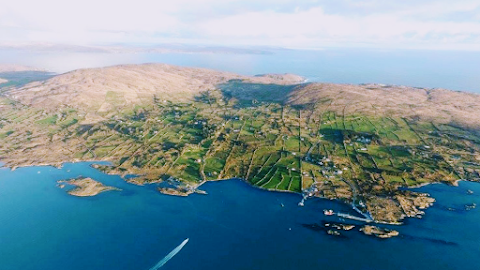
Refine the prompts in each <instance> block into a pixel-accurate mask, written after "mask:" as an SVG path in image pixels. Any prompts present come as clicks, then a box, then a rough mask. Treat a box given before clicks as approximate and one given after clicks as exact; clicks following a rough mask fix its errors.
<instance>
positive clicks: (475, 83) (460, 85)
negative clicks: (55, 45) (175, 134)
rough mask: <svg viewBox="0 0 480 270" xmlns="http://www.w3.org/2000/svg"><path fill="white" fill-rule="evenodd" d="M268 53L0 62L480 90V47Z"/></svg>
mask: <svg viewBox="0 0 480 270" xmlns="http://www.w3.org/2000/svg"><path fill="white" fill-rule="evenodd" d="M268 50H269V51H270V52H271V53H270V54H224V53H208V54H207V53H204V54H201V53H190V54H188V53H118V54H114V53H88V52H77V53H74V52H44V51H41V52H29V51H25V50H0V64H2V63H10V64H23V65H32V66H36V67H41V68H47V69H49V70H51V71H55V72H66V71H69V70H73V69H78V68H88V67H103V66H109V65H119V64H140V63H152V62H156V63H167V64H175V65H180V66H188V67H203V68H211V69H217V70H223V71H230V72H235V73H239V74H244V75H256V74H264V73H295V74H298V75H302V76H304V77H306V78H307V79H309V80H310V81H319V82H332V83H351V84H359V83H384V84H395V85H407V86H415V87H427V88H446V89H451V90H461V91H468V92H476V93H480V76H478V70H480V52H478V51H419V50H380V49H325V50H318V51H311V50H310V51H306V50H286V49H268Z"/></svg>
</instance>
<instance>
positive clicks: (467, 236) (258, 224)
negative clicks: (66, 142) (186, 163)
mask: <svg viewBox="0 0 480 270" xmlns="http://www.w3.org/2000/svg"><path fill="white" fill-rule="evenodd" d="M90 164H91V163H67V164H65V165H64V166H63V167H62V168H61V169H57V168H53V167H26V168H19V169H17V170H15V171H10V170H9V169H6V168H3V169H0V269H2V270H17V269H22V270H34V269H35V270H38V269H48V270H64V269H69V270H77V269H78V270H80V269H82V270H85V269H88V270H97V269H98V270H100V269H102V270H113V269H115V270H117V269H125V270H142V269H145V270H147V269H150V267H153V266H154V265H155V264H156V263H158V262H159V261H160V260H161V259H162V258H163V257H164V256H166V255H167V254H168V253H169V252H171V251H172V250H173V249H174V248H175V247H177V246H178V245H179V244H180V243H182V241H184V240H185V239H186V238H189V239H190V240H189V242H188V243H187V244H186V245H185V246H184V248H183V249H182V250H181V251H180V252H179V253H178V254H177V255H176V256H174V257H173V258H172V259H171V260H170V261H168V262H167V263H166V264H165V265H164V266H163V267H162V268H161V269H189V270H190V269H198V270H201V269H209V270H210V269H232V270H237V269H238V270H239V269H242V270H243V269H245V270H247V269H249V270H250V269H276V270H278V269H345V270H346V269H362V270H363V269H365V270H367V269H389V270H396V269H405V270H407V269H408V270H415V269H436V270H446V269H464V270H468V269H472V270H473V269H478V268H479V266H478V265H479V264H480V256H479V255H480V232H479V230H478V228H479V227H478V226H479V225H478V224H480V212H479V210H478V209H472V210H470V211H466V210H465V209H464V205H465V204H471V203H477V204H480V184H477V183H470V182H461V183H460V186H459V187H448V186H445V185H442V184H436V185H430V186H426V187H422V188H420V189H419V190H421V191H424V192H429V193H431V194H432V195H433V196H434V197H435V198H436V199H437V203H436V204H435V205H434V206H433V207H432V208H430V209H428V210H427V214H426V216H425V217H424V218H423V219H410V220H408V221H407V222H406V224H405V225H403V226H397V227H395V229H397V230H398V231H400V233H401V237H397V238H392V239H387V240H380V239H376V238H371V237H368V236H365V235H363V234H361V233H359V232H357V231H350V232H347V233H345V237H344V238H336V237H332V236H329V235H327V234H325V232H322V231H314V230H311V229H308V228H306V227H304V226H302V224H312V223H319V222H321V221H322V220H324V219H325V217H324V216H323V215H322V212H321V211H322V209H325V208H332V209H334V210H336V211H338V210H341V211H349V208H348V206H347V205H344V204H341V203H338V202H335V201H328V200H323V199H312V200H308V201H307V202H306V204H305V206H304V207H299V206H297V203H298V202H299V200H300V199H301V197H300V196H299V195H297V194H289V193H277V192H268V191H263V190H259V189H256V188H254V187H251V186H249V185H248V184H246V183H244V182H242V181H240V180H228V181H221V182H209V183H207V184H205V185H204V186H203V187H202V189H204V190H206V191H207V192H208V193H209V194H208V195H200V194H194V195H191V196H189V197H185V198H184V197H174V196H168V195H162V194H159V193H158V192H156V191H155V189H154V187H153V186H152V187H149V186H144V187H140V186H135V185H132V184H128V183H126V182H124V181H123V180H122V179H121V178H120V177H118V176H112V175H105V174H103V173H101V172H99V171H97V170H95V169H93V168H91V167H90V166H89V165H90ZM79 175H82V176H86V177H87V176H88V177H92V178H94V179H96V180H98V181H101V182H103V183H104V184H106V185H111V186H115V187H119V188H121V189H122V191H110V192H105V193H102V194H100V195H98V196H95V197H88V198H79V197H74V196H70V195H68V194H67V193H66V191H65V190H64V189H60V188H59V187H57V186H56V181H57V180H61V179H68V178H72V177H77V176H79ZM468 189H470V190H472V191H473V192H474V193H473V194H471V195H468V194H467V190H468ZM281 204H283V205H284V207H282V206H281ZM449 208H450V209H449ZM453 209H455V210H454V211H452V210H453Z"/></svg>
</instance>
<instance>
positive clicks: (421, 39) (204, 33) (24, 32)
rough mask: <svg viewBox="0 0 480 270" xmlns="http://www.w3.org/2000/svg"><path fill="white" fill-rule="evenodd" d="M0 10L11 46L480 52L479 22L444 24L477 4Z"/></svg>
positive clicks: (346, 0)
mask: <svg viewBox="0 0 480 270" xmlns="http://www.w3.org/2000/svg"><path fill="white" fill-rule="evenodd" d="M0 2H5V3H0V35H1V36H2V40H3V41H10V42H52V43H67V44H84V45H86V44H99V43H116V42H122V43H162V42H185V43H193V42H200V43H206V44H207V43H209V44H218V45H271V46H272V45H273V46H288V47H310V48H315V47H316V48H318V47H324V46H369V47H408V48H429V49H442V48H447V49H478V50H480V22H479V21H478V20H475V19H471V20H470V21H469V20H457V21H455V20H449V19H446V17H448V15H451V14H455V13H458V12H472V11H473V12H474V11H475V10H477V12H478V10H480V2H478V1H476V0H456V1H455V2H452V1H409V0H405V1H400V2H399V1H387V0H385V1H379V0H367V1H352V0H339V1H336V4H339V5H340V4H341V6H340V7H335V5H333V4H332V2H331V1H326V0H323V1H322V0H320V1H302V2H301V3H299V1H293V0H281V1H280V0H277V1H273V0H266V1H253V0H244V1H240V0H223V1H221V0H203V1H198V0H176V1H165V0H157V1H155V0H135V1H128V2H126V1H113V0H103V1H100V0H83V1H60V0H44V1H33V0H16V1H10V0H0ZM316 2H318V3H316ZM419 2H421V3H419ZM475 17H479V14H475V16H472V18H475Z"/></svg>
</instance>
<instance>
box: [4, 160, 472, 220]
mask: <svg viewBox="0 0 480 270" xmlns="http://www.w3.org/2000/svg"><path fill="white" fill-rule="evenodd" d="M82 162H85V163H90V164H89V166H90V167H92V168H93V169H95V170H97V171H99V172H101V173H105V174H107V175H116V176H119V177H121V178H122V179H123V180H124V181H125V182H127V183H130V184H133V185H137V186H144V185H145V184H158V183H161V182H163V181H164V180H158V181H153V182H149V183H140V182H138V181H132V179H136V177H134V178H131V179H125V178H124V177H125V175H119V174H108V173H106V172H103V171H101V170H99V169H97V168H95V167H94V166H93V165H96V164H99V163H103V162H108V163H110V164H111V162H112V161H111V160H109V159H100V160H98V159H94V160H80V159H75V160H73V161H65V162H59V163H37V164H28V165H19V166H12V167H9V166H8V165H7V164H5V163H1V162H0V168H7V169H8V168H9V169H10V170H11V171H14V170H16V169H18V168H25V167H53V168H57V169H61V168H62V167H63V165H64V164H66V163H82ZM110 164H108V165H110ZM101 165H103V164H101ZM227 180H239V181H242V182H245V183H246V184H248V186H250V187H253V188H256V189H258V190H263V191H266V192H280V193H291V194H296V195H299V196H300V198H301V201H305V200H306V199H308V198H317V199H324V200H329V201H337V202H339V203H341V204H345V205H349V203H348V202H346V201H345V200H342V199H340V198H325V197H321V196H312V197H305V196H302V195H303V194H304V193H303V192H295V191H290V190H272V189H266V188H262V187H259V186H255V185H252V184H251V183H249V182H248V181H246V180H245V179H243V178H239V177H233V178H225V179H212V180H203V181H201V182H199V183H198V184H191V183H189V184H187V185H185V186H183V187H184V188H185V187H186V188H187V191H186V192H180V191H178V190H177V189H174V188H171V190H170V191H167V192H162V190H160V188H157V191H158V192H159V193H161V194H164V195H170V196H177V197H187V196H189V195H191V194H202V195H204V194H207V193H206V192H205V191H203V190H200V189H199V188H200V187H201V186H202V185H204V184H205V183H207V182H220V181H227ZM460 181H467V182H478V181H475V180H468V179H458V180H456V181H454V182H453V183H452V182H442V181H437V182H432V183H422V184H420V185H416V186H412V187H402V189H404V190H410V189H416V188H421V187H425V186H428V185H432V184H445V185H448V186H452V187H457V186H458V185H459V182H460ZM450 183H451V184H450ZM114 189H115V188H114ZM427 195H429V194H427ZM302 206H303V205H302ZM426 208H428V207H426ZM426 208H421V209H422V210H425V209H426ZM352 209H353V208H352ZM421 212H422V213H423V211H421ZM407 217H408V218H418V215H413V216H411V215H410V216H409V215H405V217H404V218H402V220H403V219H405V218H407ZM373 223H376V224H384V225H403V222H400V221H395V222H387V221H381V220H373Z"/></svg>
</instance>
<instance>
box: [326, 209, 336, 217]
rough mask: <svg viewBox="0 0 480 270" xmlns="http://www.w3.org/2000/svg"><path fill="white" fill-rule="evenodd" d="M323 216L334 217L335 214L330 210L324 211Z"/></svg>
mask: <svg viewBox="0 0 480 270" xmlns="http://www.w3.org/2000/svg"><path fill="white" fill-rule="evenodd" d="M323 214H324V215H325V216H333V214H335V213H334V212H333V210H332V209H328V210H327V209H325V210H323Z"/></svg>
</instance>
